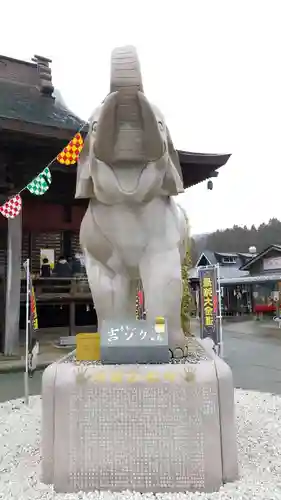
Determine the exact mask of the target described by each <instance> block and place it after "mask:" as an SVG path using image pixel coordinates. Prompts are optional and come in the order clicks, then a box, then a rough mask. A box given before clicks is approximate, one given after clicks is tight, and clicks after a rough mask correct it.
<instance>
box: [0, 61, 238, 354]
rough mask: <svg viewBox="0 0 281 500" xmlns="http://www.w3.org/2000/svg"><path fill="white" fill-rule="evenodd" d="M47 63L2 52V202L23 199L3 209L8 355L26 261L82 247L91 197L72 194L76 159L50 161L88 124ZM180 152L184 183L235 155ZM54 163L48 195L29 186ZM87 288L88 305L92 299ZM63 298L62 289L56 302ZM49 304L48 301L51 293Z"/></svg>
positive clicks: (1, 340)
mask: <svg viewBox="0 0 281 500" xmlns="http://www.w3.org/2000/svg"><path fill="white" fill-rule="evenodd" d="M50 64H51V61H50V60H49V59H46V58H45V57H41V56H38V55H36V56H34V58H33V59H32V61H31V62H26V61H21V60H17V59H13V58H10V57H6V56H0V204H1V205H3V204H4V203H5V202H6V201H7V200H8V199H11V198H12V197H13V196H15V195H16V194H17V193H19V192H20V196H21V200H22V210H21V211H20V212H19V214H18V215H17V216H16V217H15V218H13V219H11V218H8V219H7V218H6V217H4V216H2V215H0V278H1V283H2V285H1V297H2V299H3V300H2V301H1V311H0V323H1V324H0V349H1V350H2V351H3V352H5V353H6V354H12V353H15V352H17V350H18V346H19V324H20V301H21V298H22V302H24V295H22V296H21V290H23V288H22V283H23V281H24V273H23V268H22V263H23V262H24V261H25V260H26V259H27V258H29V259H30V263H31V271H32V274H33V275H34V279H35V278H36V275H37V274H38V273H39V270H40V256H41V250H42V249H50V250H52V251H53V253H54V259H55V260H56V259H57V258H58V257H59V255H60V254H63V255H66V256H70V255H71V254H73V253H74V252H78V251H80V249H79V228H80V223H81V220H82V217H83V215H84V212H85V208H86V206H87V200H75V199H74V192H75V183H76V165H70V166H66V165H61V164H60V163H58V162H57V161H56V160H55V161H52V160H53V159H56V157H57V155H58V154H59V153H60V152H61V151H62V150H63V149H64V147H65V146H66V145H67V144H68V142H69V141H70V140H71V139H72V138H73V137H74V135H75V134H76V133H77V131H79V130H80V129H81V127H82V126H83V125H84V128H83V131H82V132H81V133H82V136H83V135H85V133H86V132H87V124H84V123H83V121H82V120H81V119H80V118H79V117H78V116H76V115H75V114H74V113H72V112H71V111H70V110H69V109H68V108H67V107H66V105H65V104H64V103H63V101H62V99H61V98H60V95H59V93H58V92H57V91H56V89H54V86H53V83H52V74H51V68H50ZM178 154H179V158H180V163H181V167H182V175H183V182H184V186H185V188H189V187H190V186H193V185H195V184H198V183H200V182H202V181H204V180H206V179H211V178H213V177H216V176H217V174H218V173H217V170H218V169H219V168H220V167H222V166H223V165H225V164H226V162H227V161H228V159H229V157H230V155H216V154H199V153H190V152H185V151H178ZM49 165H50V172H51V176H52V182H51V184H50V187H49V189H48V190H47V191H46V193H45V194H44V195H43V196H36V195H34V194H31V193H30V192H29V190H27V189H24V188H25V187H26V186H27V185H28V183H30V182H31V181H32V180H33V179H34V178H35V177H36V176H37V175H38V174H39V173H40V172H42V171H43V170H44V169H45V168H46V167H48V166H49ZM23 189H24V190H23ZM40 286H41V285H40ZM41 288H42V287H41ZM41 288H40V289H41ZM60 293H61V292H60ZM38 295H39V296H38V301H39V303H40V300H41V299H40V293H39V292H38ZM82 295H83V294H82V292H81V297H80V299H81V301H82V300H84V299H85V303H86V302H87V304H86V306H87V310H88V308H89V303H90V301H91V298H90V296H89V294H88V296H87V300H86V296H84V295H83V297H82ZM59 297H60V295H59V292H58V293H57V302H58V300H59ZM71 297H72V298H71V300H70V299H69V300H70V302H69V303H68V301H67V298H66V297H65V303H64V305H63V306H64V307H70V309H71V305H70V303H71V304H73V303H75V301H76V300H78V299H77V297H78V295H76V296H75V294H74V292H73V293H72V296H71ZM52 300H53V298H52ZM50 303H51V298H50ZM49 305H50V304H49ZM42 307H43V306H42ZM44 307H45V308H46V307H48V301H47V299H46V297H45V299H44ZM59 307H60V308H61V307H62V305H60V306H59ZM74 307H75V306H74ZM71 311H72V312H71V313H70V316H71V317H72V318H73V314H74V313H73V309H71ZM21 322H22V321H21Z"/></svg>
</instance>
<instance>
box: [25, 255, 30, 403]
mask: <svg viewBox="0 0 281 500" xmlns="http://www.w3.org/2000/svg"><path fill="white" fill-rule="evenodd" d="M29 262H30V261H29V259H27V260H26V268H25V269H26V304H25V314H26V319H25V372H24V396H25V404H26V405H28V404H29V387H28V385H29V384H28V355H29V325H30V318H29V301H30V269H29Z"/></svg>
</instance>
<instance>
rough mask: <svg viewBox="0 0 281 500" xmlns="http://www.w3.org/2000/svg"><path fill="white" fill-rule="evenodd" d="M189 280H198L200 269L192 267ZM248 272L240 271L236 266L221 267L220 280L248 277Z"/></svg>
mask: <svg viewBox="0 0 281 500" xmlns="http://www.w3.org/2000/svg"><path fill="white" fill-rule="evenodd" d="M188 275H189V279H198V268H196V267H192V268H191V269H190V270H189V273H188ZM248 275H249V273H248V271H240V269H239V268H238V267H235V266H220V278H221V279H233V280H235V279H236V278H242V277H246V276H248Z"/></svg>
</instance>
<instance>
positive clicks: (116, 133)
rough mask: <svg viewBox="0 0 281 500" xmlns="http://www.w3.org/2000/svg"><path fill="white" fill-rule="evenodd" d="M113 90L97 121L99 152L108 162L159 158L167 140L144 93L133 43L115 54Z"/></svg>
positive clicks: (112, 67) (112, 59) (112, 63)
mask: <svg viewBox="0 0 281 500" xmlns="http://www.w3.org/2000/svg"><path fill="white" fill-rule="evenodd" d="M110 90H111V93H110V94H109V96H108V97H107V98H106V100H105V102H104V105H103V108H102V112H101V115H100V118H99V121H98V125H97V132H96V141H95V155H96V157H97V158H99V159H100V160H102V161H104V162H105V163H109V164H114V163H119V162H122V163H125V162H134V163H136V162H141V163H148V162H150V161H156V160H158V159H159V158H161V156H162V155H163V153H164V150H165V148H164V142H163V139H162V137H161V133H160V131H159V127H158V123H157V120H156V118H155V114H154V112H153V109H152V107H151V105H150V103H149V102H148V100H147V99H146V97H145V95H144V94H143V86H142V79H141V72H140V65H139V61H138V57H137V54H136V51H135V49H134V48H133V47H124V48H119V49H115V50H114V51H113V53H112V57H111V84H110Z"/></svg>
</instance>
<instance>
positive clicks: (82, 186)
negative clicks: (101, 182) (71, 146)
mask: <svg viewBox="0 0 281 500" xmlns="http://www.w3.org/2000/svg"><path fill="white" fill-rule="evenodd" d="M91 130H92V123H91V122H90V124H89V132H88V134H87V137H86V139H85V141H84V146H83V149H82V151H81V153H80V155H79V158H78V162H77V174H76V192H75V198H93V196H94V184H93V180H92V177H91V158H90V156H91V155H90V147H91V144H90V142H91Z"/></svg>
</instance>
